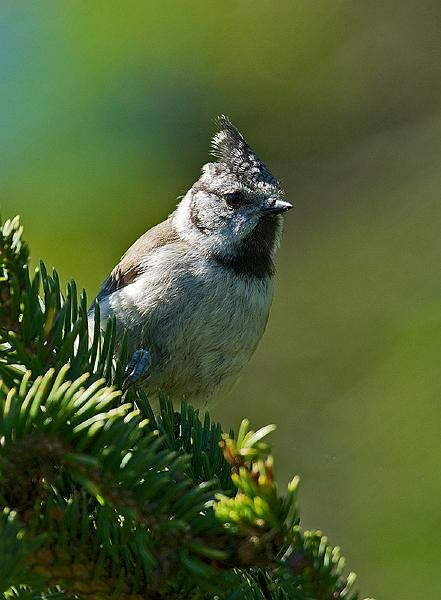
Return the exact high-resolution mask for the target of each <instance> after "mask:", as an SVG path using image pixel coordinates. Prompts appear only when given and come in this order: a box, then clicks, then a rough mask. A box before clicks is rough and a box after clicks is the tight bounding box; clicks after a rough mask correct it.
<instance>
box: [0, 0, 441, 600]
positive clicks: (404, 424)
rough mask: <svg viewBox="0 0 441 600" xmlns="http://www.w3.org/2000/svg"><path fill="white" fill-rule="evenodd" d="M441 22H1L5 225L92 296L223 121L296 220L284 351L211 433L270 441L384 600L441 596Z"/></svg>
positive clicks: (76, 7)
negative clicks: (242, 425) (222, 116)
mask: <svg viewBox="0 0 441 600" xmlns="http://www.w3.org/2000/svg"><path fill="white" fill-rule="evenodd" d="M440 28H441V4H440V3H439V2H435V1H433V2H431V1H427V0H425V1H423V2H417V1H416V0H414V1H411V0H403V1H402V2H391V1H386V2H379V1H375V0H373V1H371V2H364V3H362V2H355V1H343V0H334V1H333V2H329V0H317V1H311V0H298V1H296V2H292V1H289V0H284V1H280V2H277V3H274V2H268V1H262V2H251V1H248V0H239V1H236V2H231V1H228V2H218V3H207V2H206V1H202V0H200V1H197V2H196V1H190V2H185V3H184V2H182V3H177V2H174V3H153V2H136V1H135V2H129V3H120V2H114V1H108V2H106V3H102V2H88V3H87V2H72V3H65V2H48V1H43V2H39V3H15V2H10V1H4V2H2V6H1V8H0V141H1V143H0V209H1V214H2V216H3V217H9V216H12V215H15V214H16V213H20V214H21V216H22V221H23V224H24V226H25V232H26V238H27V240H28V241H29V243H30V245H31V251H32V256H33V260H34V261H35V264H37V260H38V259H40V258H42V259H43V260H44V261H45V262H46V264H47V266H49V267H51V266H56V268H57V269H58V271H59V273H60V275H61V277H62V279H63V280H64V281H66V280H67V279H68V278H70V277H74V278H75V279H76V280H77V282H78V284H79V286H84V287H85V288H86V289H87V290H88V293H89V297H93V296H94V295H95V293H96V292H97V290H98V287H99V285H100V284H101V283H102V281H103V280H104V279H105V277H106V276H107V274H108V272H109V271H110V269H111V268H112V267H113V266H114V264H115V263H116V261H117V260H118V259H119V257H120V255H121V254H122V253H123V252H124V251H125V249H126V248H127V247H128V246H129V245H130V244H131V243H132V242H133V241H134V240H135V239H136V238H137V237H138V236H139V235H140V234H141V233H143V232H144V231H145V230H146V229H147V228H148V227H150V226H152V225H153V224H155V223H157V222H159V221H160V220H162V219H164V218H165V217H166V216H167V215H168V214H169V212H171V211H172V210H173V208H174V206H175V204H176V198H177V196H178V195H181V194H183V193H184V192H185V191H186V190H187V189H188V187H189V186H190V185H191V184H192V182H193V181H194V180H195V179H196V178H197V176H198V172H199V169H200V166H201V165H202V164H203V163H204V162H207V160H208V149H209V139H210V136H211V135H212V133H213V129H214V125H213V118H214V117H215V116H216V115H217V114H219V113H226V114H228V115H230V116H231V118H232V120H233V121H234V122H235V123H236V124H237V125H238V126H239V127H240V129H241V130H242V131H243V132H244V134H245V135H246V137H247V138H248V139H249V141H250V143H251V144H252V145H253V147H255V150H256V151H257V153H258V154H259V155H260V156H261V157H262V159H263V160H264V161H265V162H266V163H267V164H268V165H269V167H270V168H271V170H272V172H273V173H274V175H275V176H276V177H277V178H278V179H280V180H281V181H282V183H283V185H284V188H285V189H286V192H287V199H289V200H290V201H292V202H293V203H294V204H295V208H294V209H293V210H292V211H291V212H290V213H288V214H287V217H286V226H285V233H284V240H283V244H282V248H281V251H280V254H279V257H278V276H277V287H276V295H275V300H274V304H273V309H272V314H271V317H270V321H269V324H268V328H267V332H266V334H265V337H264V339H263V341H262V343H261V345H260V347H259V349H258V351H257V352H256V354H255V356H254V358H253V360H252V362H251V363H250V365H249V366H248V367H247V368H246V370H245V371H244V373H243V376H242V378H241V381H240V382H239V384H238V385H237V386H236V388H235V390H234V391H233V393H232V394H231V395H230V396H229V397H228V398H225V399H224V400H223V401H222V402H221V403H219V404H218V405H217V406H216V407H214V410H213V414H214V416H215V417H216V418H218V419H219V420H220V421H221V422H222V423H223V424H224V426H225V428H228V427H230V426H234V427H237V425H238V423H239V422H240V420H241V418H242V417H244V416H246V417H248V418H250V419H251V421H252V423H253V425H255V426H259V425H263V424H267V423H271V422H274V423H276V424H278V430H277V432H276V434H274V436H273V440H274V444H275V449H276V457H277V459H278V468H279V473H278V474H279V476H280V478H281V479H282V480H283V481H286V480H287V479H288V478H289V477H291V476H292V475H293V474H294V473H298V474H300V476H301V478H302V487H301V495H300V499H301V508H302V513H303V519H304V524H305V526H307V527H320V528H322V529H323V530H324V531H325V532H326V533H327V534H329V537H330V540H331V542H332V543H335V544H340V545H341V546H342V548H343V551H344V553H345V555H346V557H347V559H348V564H349V566H350V568H351V569H354V570H355V571H356V572H357V573H358V575H359V586H360V588H361V591H362V593H363V594H364V595H372V596H375V597H376V598H377V599H378V600H383V599H384V600H386V599H389V598H399V599H400V600H414V599H415V598H424V600H437V599H438V598H439V597H440V596H441V581H440V577H439V566H440V562H439V543H440V537H441V513H440V509H439V497H440V495H441V477H440V473H439V462H440V455H441V436H440V419H441V369H440V348H441V310H440V296H441V277H440V264H441V243H440V235H439V231H440V225H441V203H440V189H441V172H440V162H441V41H440V36H439V33H440V30H441V29H440Z"/></svg>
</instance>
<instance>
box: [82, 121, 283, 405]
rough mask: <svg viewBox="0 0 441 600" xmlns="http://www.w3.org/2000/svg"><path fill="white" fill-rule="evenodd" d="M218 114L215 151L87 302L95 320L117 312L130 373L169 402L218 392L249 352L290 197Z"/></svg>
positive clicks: (260, 326) (257, 335) (265, 308)
mask: <svg viewBox="0 0 441 600" xmlns="http://www.w3.org/2000/svg"><path fill="white" fill-rule="evenodd" d="M216 122H217V128H216V132H215V134H214V136H213V137H212V140H211V154H212V156H213V158H214V161H213V162H208V163H207V164H205V165H203V166H202V169H201V175H200V177H199V178H198V179H197V180H196V182H195V183H194V184H193V185H192V187H191V188H190V189H189V190H188V192H187V193H186V194H185V195H184V196H183V197H182V199H181V200H180V202H179V203H178V205H177V207H176V209H175V210H174V212H172V213H171V214H170V215H169V217H168V218H167V219H166V220H164V221H163V222H161V223H159V224H158V225H156V226H154V227H152V228H151V229H149V230H148V231H147V232H146V233H144V234H143V235H142V236H141V237H140V238H139V239H138V240H137V241H135V243H134V244H133V245H132V246H131V247H130V248H129V249H128V250H127V252H126V253H125V254H124V255H123V256H122V258H121V260H120V262H119V263H118V264H117V265H116V266H115V268H114V269H113V270H112V272H111V273H110V275H109V276H108V277H107V279H106V280H105V281H104V283H103V285H102V287H101V289H100V291H99V293H98V294H97V296H96V298H95V300H94V302H93V303H92V306H91V309H90V311H89V322H90V323H91V326H92V327H93V318H94V317H93V314H94V305H95V303H98V304H99V308H100V327H101V329H102V330H103V331H104V330H105V328H106V324H107V323H108V320H109V317H115V320H116V323H117V338H118V339H119V340H121V338H122V336H123V332H124V331H126V332H127V340H128V347H129V351H130V352H131V353H133V359H132V361H131V364H130V365H129V367H128V371H132V373H131V376H132V375H134V380H136V379H139V381H138V384H139V385H142V387H143V388H144V390H145V391H146V393H147V395H148V396H149V397H158V394H164V395H165V396H167V397H168V398H170V399H171V400H172V401H173V402H174V403H175V404H176V403H178V402H180V401H182V400H187V401H189V402H192V403H194V404H198V403H199V404H200V403H204V404H207V403H208V402H209V401H211V400H212V399H214V398H217V397H219V395H220V393H221V392H224V391H225V392H226V391H228V390H229V389H230V388H231V387H232V386H233V384H234V382H235V381H236V379H237V378H238V375H239V373H240V371H241V370H242V368H243V367H244V366H245V365H246V364H247V363H248V361H249V360H250V358H251V356H252V355H253V353H254V351H255V349H256V347H257V345H258V343H259V341H260V339H261V337H262V335H263V333H264V330H265V327H266V324H267V320H268V316H269V312H270V307H271V303H272V298H273V283H274V273H275V267H274V260H275V255H276V252H277V249H278V247H279V245H280V239H281V233H282V223H283V218H282V213H284V212H285V211H287V210H289V209H291V208H292V206H293V205H292V204H291V203H290V202H288V201H287V200H286V199H285V194H284V191H283V190H282V188H281V185H280V183H279V181H278V180H277V179H276V178H275V177H274V176H273V175H272V174H271V172H270V171H269V169H268V167H267V166H266V165H265V164H264V163H263V162H262V161H261V160H260V159H259V158H258V156H257V154H256V153H255V152H254V150H252V148H251V147H250V145H249V144H248V142H247V141H246V140H245V138H244V136H243V135H242V134H241V133H240V131H239V130H238V129H237V127H235V126H234V125H233V123H232V122H231V120H230V119H229V118H228V117H227V116H225V115H220V116H219V117H217V119H216ZM131 376H130V377H129V381H130V379H131Z"/></svg>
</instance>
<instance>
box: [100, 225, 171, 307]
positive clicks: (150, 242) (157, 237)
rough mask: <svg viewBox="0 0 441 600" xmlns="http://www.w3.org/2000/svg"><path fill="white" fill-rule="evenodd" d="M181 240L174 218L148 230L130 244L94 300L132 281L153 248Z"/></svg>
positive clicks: (104, 296)
mask: <svg viewBox="0 0 441 600" xmlns="http://www.w3.org/2000/svg"><path fill="white" fill-rule="evenodd" d="M178 240H179V237H178V234H177V233H176V231H175V229H174V227H173V225H172V219H171V217H169V218H168V219H166V220H165V221H163V222H162V223H159V224H158V225H155V227H152V228H151V229H149V230H148V231H146V232H145V233H144V234H143V235H142V236H141V237H140V238H138V239H137V240H136V242H135V243H134V244H133V245H132V246H130V248H129V249H128V250H127V252H126V253H125V254H124V256H123V257H122V258H121V260H120V261H119V263H118V264H117V265H116V267H115V268H114V269H113V271H112V272H111V273H110V275H109V277H108V278H107V279H106V281H105V282H104V283H103V285H102V287H101V290H100V291H99V293H98V295H97V296H96V298H95V300H94V301H93V302H92V306H91V308H92V307H93V306H94V304H95V302H96V301H98V302H101V300H103V299H104V298H106V297H107V296H110V294H113V293H114V292H116V291H117V290H119V289H121V288H123V287H125V286H126V285H129V284H130V283H132V282H133V281H134V280H135V279H136V278H137V277H138V275H139V274H140V273H141V271H142V268H143V267H142V263H143V258H144V257H145V256H147V254H149V252H151V251H152V250H155V249H156V248H160V247H161V246H165V245H167V244H171V243H173V242H176V241H178Z"/></svg>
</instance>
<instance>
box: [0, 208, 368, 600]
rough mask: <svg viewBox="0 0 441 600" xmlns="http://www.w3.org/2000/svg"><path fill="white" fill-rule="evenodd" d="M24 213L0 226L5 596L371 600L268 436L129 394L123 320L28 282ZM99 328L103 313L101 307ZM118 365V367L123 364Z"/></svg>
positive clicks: (1, 581)
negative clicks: (119, 325)
mask: <svg viewBox="0 0 441 600" xmlns="http://www.w3.org/2000/svg"><path fill="white" fill-rule="evenodd" d="M21 234H22V230H21V227H20V224H19V221H18V219H17V218H15V219H13V220H12V221H7V222H6V223H5V224H4V225H3V226H2V227H1V232H0V286H1V287H0V299H1V305H0V376H1V380H2V383H1V388H0V505H1V509H2V512H1V513H0V554H1V555H2V557H3V556H5V557H6V559H5V560H4V561H3V562H2V564H1V565H0V590H1V591H2V592H3V593H4V595H5V597H6V598H20V599H24V598H29V599H30V598H32V599H34V600H36V599H42V598H51V599H55V598H59V599H61V598H85V599H91V600H101V599H104V598H106V599H108V598H118V599H123V600H125V599H130V600H132V599H133V600H138V599H141V598H143V599H148V598H154V599H160V598H167V599H171V600H172V599H178V598H179V599H187V598H188V599H195V600H196V599H198V600H209V599H214V598H223V599H226V600H233V599H235V598H245V599H247V598H249V599H250V600H257V599H264V598H267V599H272V600H282V599H287V598H294V599H297V600H310V599H316V600H331V599H332V600H335V599H341V600H343V599H345V600H356V599H357V598H358V596H357V593H356V592H354V591H353V582H354V575H353V574H349V575H348V576H346V575H345V574H344V560H343V559H342V558H341V557H340V553H339V550H338V548H332V547H331V546H329V545H328V543H327V540H326V538H325V537H323V536H322V534H321V533H320V532H305V531H303V530H302V529H301V527H300V518H299V512H298V507H297V488H298V478H297V477H295V478H294V479H293V480H292V482H291V483H290V484H289V485H288V489H287V490H286V492H285V494H284V495H280V494H279V490H278V487H277V483H276V481H275V479H274V468H273V467H274V459H273V457H272V455H271V448H270V446H269V445H268V444H267V442H266V436H267V435H268V434H269V433H270V432H271V431H272V430H273V429H274V427H273V426H268V427H264V428H262V429H261V430H259V431H257V432H255V431H253V430H251V429H250V425H249V423H248V421H246V420H244V421H243V422H242V425H241V427H240V429H239V432H238V435H237V437H235V436H234V434H233V433H230V434H229V435H227V434H222V429H221V426H220V425H219V424H217V423H212V422H211V420H210V417H209V416H208V414H206V415H205V417H204V420H203V421H202V420H201V419H200V418H199V413H198V411H197V410H195V409H194V408H192V407H191V405H189V404H186V403H182V406H181V410H180V412H179V413H178V414H176V413H175V411H174V408H173V406H172V405H171V403H170V402H169V401H168V400H167V399H166V398H163V399H161V402H160V407H159V411H157V412H155V411H154V410H153V409H152V406H151V405H150V402H149V399H148V398H147V396H146V394H145V393H144V391H143V390H142V389H141V388H137V387H135V386H133V387H131V388H130V389H129V390H128V391H127V392H125V393H124V394H123V393H122V392H121V387H122V382H123V373H124V366H125V364H126V363H127V358H128V357H127V350H126V347H127V346H126V344H125V343H123V344H122V345H121V347H120V348H118V349H117V348H116V345H115V327H116V324H115V322H114V321H111V322H110V323H109V326H108V327H107V329H106V333H105V335H104V336H102V335H101V334H100V333H99V331H100V328H99V327H98V326H97V327H95V329H94V331H95V333H94V336H93V339H92V340H90V339H89V331H88V322H87V300H86V296H85V293H84V292H83V293H82V294H80V296H79V298H78V293H77V289H76V285H75V283H74V282H70V283H69V284H68V286H67V290H66V292H65V293H64V294H63V293H62V292H61V289H60V283H59V279H58V276H57V274H56V272H53V273H52V275H49V274H48V273H47V271H46V269H45V267H44V265H43V264H41V265H40V269H39V270H38V271H36V272H35V273H34V274H33V275H31V274H30V273H29V264H28V259H29V252H28V248H27V246H26V244H25V243H24V242H23V241H22V239H21ZM95 322H96V324H97V325H98V323H99V306H96V308H95ZM115 355H116V356H117V358H116V359H115Z"/></svg>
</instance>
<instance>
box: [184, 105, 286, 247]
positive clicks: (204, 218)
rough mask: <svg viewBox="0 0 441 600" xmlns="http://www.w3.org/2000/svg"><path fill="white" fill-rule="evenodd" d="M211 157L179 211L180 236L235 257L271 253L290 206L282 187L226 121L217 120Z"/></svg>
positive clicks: (200, 245) (228, 121)
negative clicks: (282, 217) (282, 216)
mask: <svg viewBox="0 0 441 600" xmlns="http://www.w3.org/2000/svg"><path fill="white" fill-rule="evenodd" d="M217 123H218V130H217V132H216V134H215V135H214V137H213V139H212V142H211V144H212V154H213V156H214V157H216V158H217V162H210V163H207V164H206V165H204V166H203V167H202V175H201V177H200V178H199V179H198V180H197V181H196V183H195V184H194V185H193V186H192V188H191V189H190V190H189V191H188V192H187V194H186V195H185V197H184V198H183V200H182V201H181V203H180V204H179V206H178V209H177V212H176V220H175V223H176V227H177V229H178V231H179V232H180V234H181V235H182V236H183V237H184V239H187V240H188V241H189V242H190V243H193V244H194V245H197V246H199V247H200V248H201V250H205V251H207V252H210V253H214V254H216V255H218V256H224V257H229V256H234V255H235V254H237V253H243V252H244V250H245V249H248V250H250V251H251V252H254V253H256V252H257V253H260V254H261V253H269V254H271V256H272V254H273V252H274V251H275V248H276V246H277V242H278V237H279V232H280V229H281V216H280V215H281V213H283V212H285V211H287V210H289V209H290V208H292V205H291V204H290V203H289V202H287V201H286V200H284V197H283V196H284V194H283V191H282V189H281V187H280V183H279V182H278V181H277V179H275V178H274V177H273V175H272V174H271V173H270V171H269V170H268V168H267V167H266V166H265V164H264V163H263V162H262V161H261V160H260V159H259V158H258V157H257V155H256V154H255V152H254V151H253V150H252V149H251V147H250V146H249V145H248V143H247V142H246V140H245V138H244V137H243V135H242V134H241V133H240V132H239V130H238V129H237V128H236V127H235V126H234V125H233V124H232V123H231V121H230V120H229V119H228V117H225V116H223V115H222V116H220V117H218V119H217Z"/></svg>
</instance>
